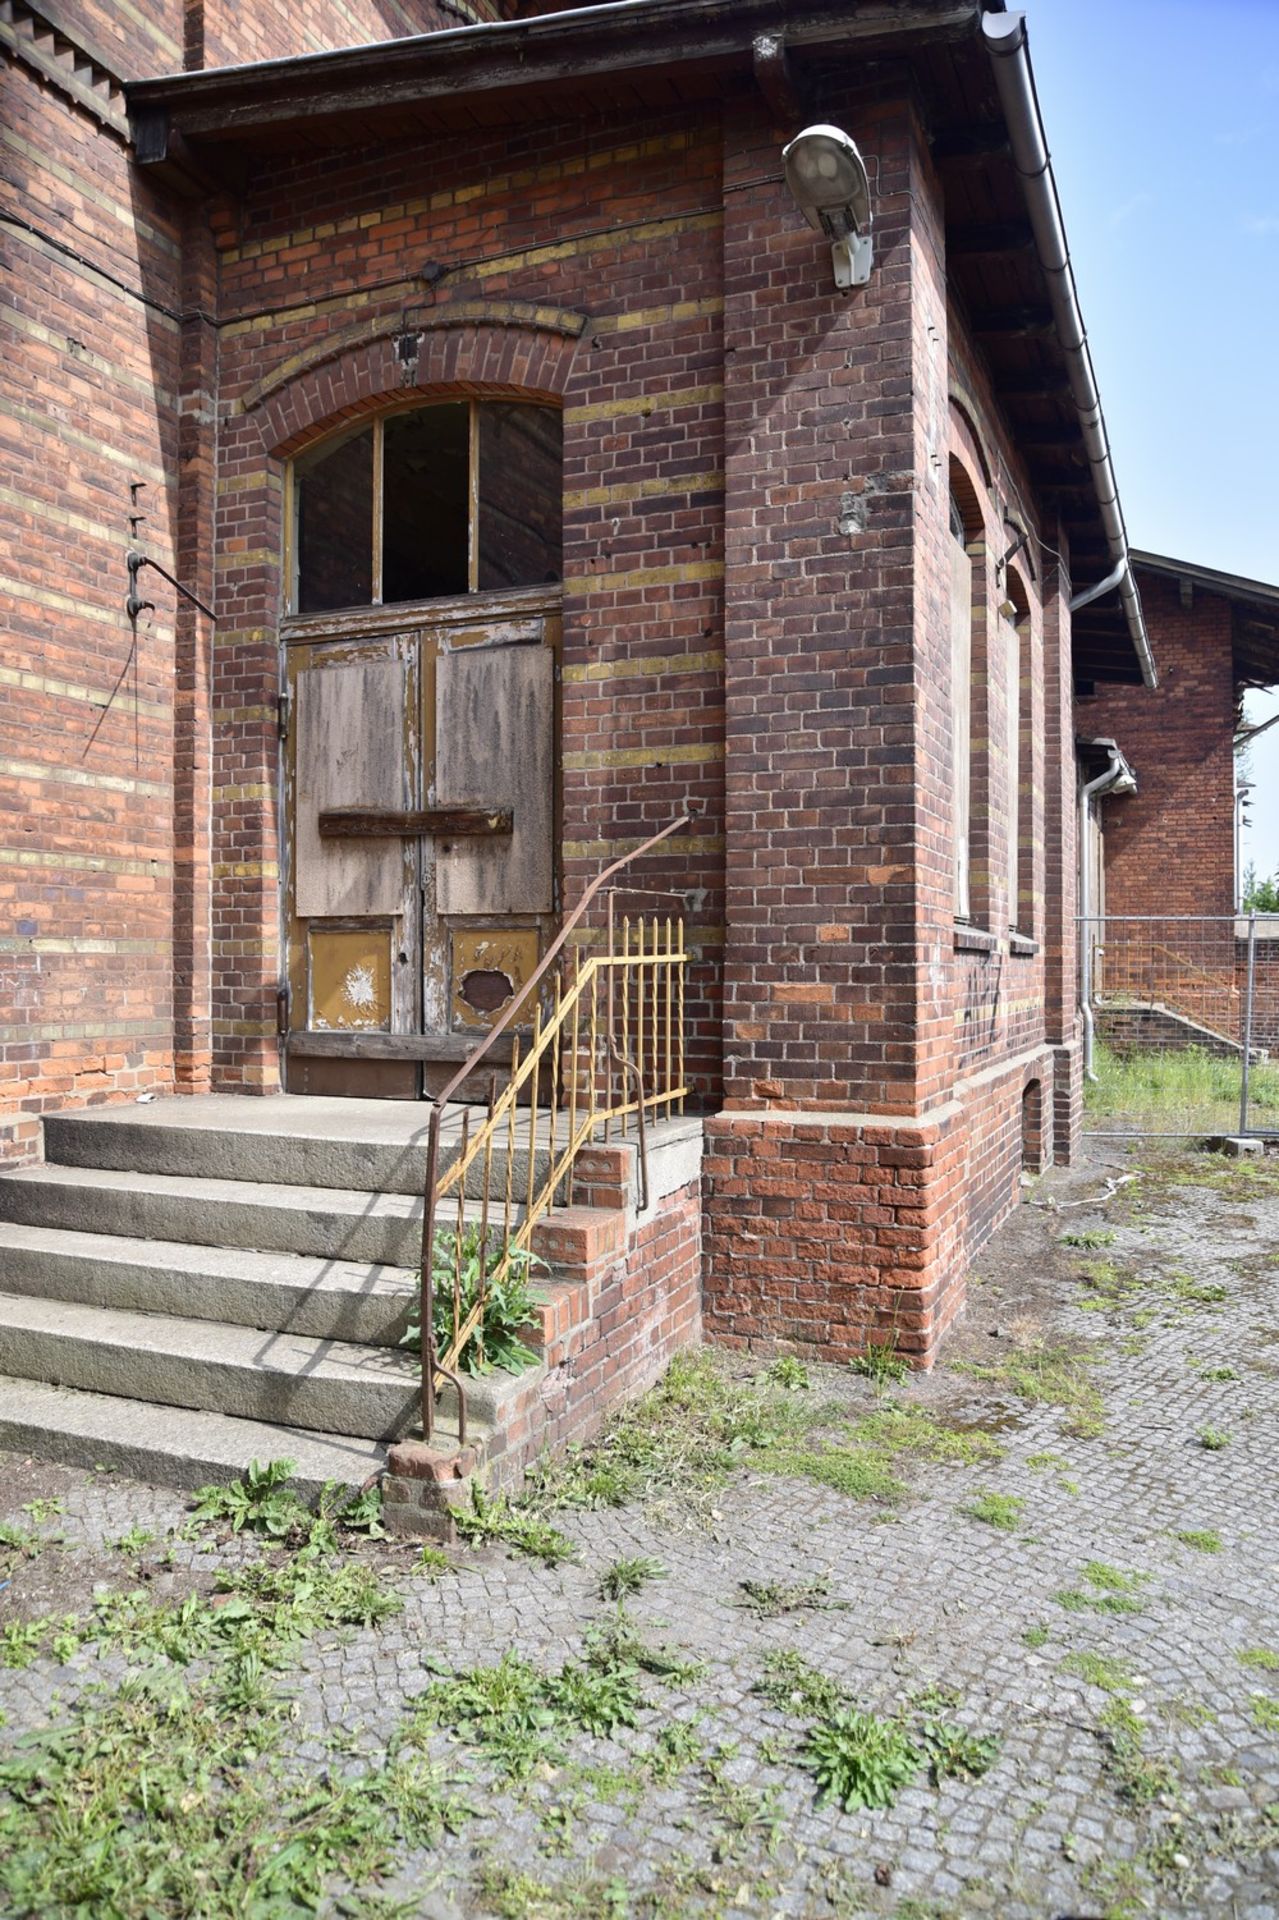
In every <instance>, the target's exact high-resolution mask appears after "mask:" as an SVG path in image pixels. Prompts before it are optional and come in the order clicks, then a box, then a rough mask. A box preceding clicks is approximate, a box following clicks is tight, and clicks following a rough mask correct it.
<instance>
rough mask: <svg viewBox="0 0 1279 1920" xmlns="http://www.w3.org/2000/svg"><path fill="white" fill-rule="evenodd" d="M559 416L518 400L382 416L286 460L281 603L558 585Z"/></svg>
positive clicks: (364, 601)
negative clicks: (289, 489) (285, 571)
mask: <svg viewBox="0 0 1279 1920" xmlns="http://www.w3.org/2000/svg"><path fill="white" fill-rule="evenodd" d="M562 458H563V423H562V417H561V415H560V412H559V410H558V408H555V407H548V406H541V405H536V404H533V403H530V402H527V401H507V400H447V401H443V402H439V403H436V404H434V405H427V406H415V407H413V408H411V409H408V410H401V411H397V412H394V413H387V414H381V415H378V417H377V418H375V419H373V420H371V421H368V422H364V423H361V424H360V425H359V426H356V427H354V428H348V429H347V430H346V431H344V432H341V433H337V434H331V435H330V436H329V437H328V438H327V439H326V440H322V441H321V442H320V443H319V444H318V445H317V446H314V447H311V448H308V449H307V451H306V452H305V453H301V454H299V455H298V456H297V458H296V459H295V460H294V462H293V470H292V472H293V523H292V531H293V544H292V581H291V590H290V594H289V606H290V610H291V611H292V612H294V613H329V612H333V611H335V610H336V609H338V608H342V607H367V606H394V605H398V604H400V603H401V602H404V601H412V600H431V599H437V598H440V597H441V596H444V595H453V594H465V593H491V592H499V591H501V590H502V589H503V588H506V587H533V586H542V585H544V584H549V583H553V582H555V581H558V580H559V578H560V572H561V558H560V549H561V540H562V521H563V488H562V480H561V468H562Z"/></svg>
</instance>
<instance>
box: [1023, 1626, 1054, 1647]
mask: <svg viewBox="0 0 1279 1920" xmlns="http://www.w3.org/2000/svg"><path fill="white" fill-rule="evenodd" d="M1051 1638H1052V1634H1051V1633H1050V1631H1049V1629H1048V1628H1047V1627H1045V1626H1043V1625H1036V1626H1033V1627H1027V1629H1026V1631H1025V1633H1023V1634H1022V1636H1021V1643H1022V1645H1023V1646H1024V1647H1030V1648H1031V1649H1032V1650H1033V1649H1035V1648H1037V1647H1043V1646H1047V1644H1048V1642H1049V1640H1051Z"/></svg>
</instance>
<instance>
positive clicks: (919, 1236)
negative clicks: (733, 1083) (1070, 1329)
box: [702, 1051, 1053, 1367]
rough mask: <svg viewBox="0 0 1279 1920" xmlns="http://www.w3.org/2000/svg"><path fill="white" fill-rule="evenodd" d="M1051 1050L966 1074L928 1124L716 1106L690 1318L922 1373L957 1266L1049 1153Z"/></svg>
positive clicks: (959, 1284)
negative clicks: (699, 1270) (701, 1272)
mask: <svg viewBox="0 0 1279 1920" xmlns="http://www.w3.org/2000/svg"><path fill="white" fill-rule="evenodd" d="M1052 1086H1053V1058H1052V1054H1051V1053H1050V1052H1048V1051H1043V1052H1036V1053H1035V1054H1033V1055H1029V1056H1025V1057H1023V1058H1021V1059H1019V1060H1015V1061H1012V1062H1009V1063H1008V1064H1007V1066H1006V1067H1004V1068H1001V1069H998V1070H992V1071H988V1072H986V1073H983V1074H981V1075H977V1076H974V1078H973V1079H972V1080H970V1081H968V1082H967V1083H964V1084H962V1085H961V1086H960V1087H959V1088H957V1090H956V1095H955V1098H954V1099H953V1100H951V1101H949V1102H947V1104H946V1106H945V1107H943V1108H941V1109H939V1110H938V1112H937V1113H936V1114H935V1115H933V1116H930V1118H929V1119H928V1120H900V1121H899V1120H893V1119H878V1118H871V1117H869V1116H866V1115H851V1114H837V1113H807V1114H806V1113H793V1112H790V1113H786V1112H765V1113H757V1112H750V1113H745V1112H743V1113H723V1114H720V1115H718V1116H717V1117H716V1118H714V1119H711V1120H708V1121H707V1123H706V1159H705V1163H704V1164H705V1220H704V1232H705V1243H706V1271H705V1277H704V1291H703V1303H702V1318H703V1325H704V1327H705V1331H706V1335H707V1338H708V1339H710V1340H712V1341H715V1342H717V1343H719V1344H722V1345H724V1346H733V1347H744V1348H749V1349H752V1350H757V1351H762V1352H771V1351H774V1350H776V1349H778V1348H782V1349H786V1350H791V1351H798V1352H801V1353H803V1354H805V1355H806V1356H808V1357H810V1358H812V1359H814V1360H834V1361H841V1360H850V1359H853V1358H854V1357H855V1356H856V1355H858V1354H859V1353H862V1352H864V1351H865V1349H866V1348H867V1346H870V1345H876V1344H881V1345H882V1344H891V1345H893V1346H894V1347H895V1348H896V1349H897V1350H898V1351H899V1352H900V1353H901V1354H902V1356H903V1357H904V1358H905V1359H907V1360H909V1361H910V1362H911V1364H912V1365H914V1366H918V1367H931V1365H932V1364H933V1361H934V1359H935V1358H936V1354H937V1349H938V1345H939V1343H940V1341H941V1338H942V1335H943V1334H944V1333H945V1331H946V1329H947V1327H948V1326H949V1325H950V1323H951V1321H952V1320H953V1319H954V1318H955V1316H956V1315H957V1314H958V1313H959V1312H960V1311H961V1310H962V1308H963V1304H964V1289H965V1277H966V1273H967V1268H968V1264H969V1262H970V1261H971V1260H972V1259H973V1258H974V1257H975V1255H976V1254H977V1252H978V1250H979V1249H980V1248H981V1247H982V1246H983V1245H984V1244H985V1242H986V1240H987V1239H988V1238H989V1237H990V1235H991V1234H992V1233H993V1232H994V1230H995V1228H996V1227H997V1226H998V1225H999V1224H1000V1222H1001V1221H1002V1220H1003V1219H1005V1218H1006V1217H1007V1215H1008V1213H1009V1212H1010V1211H1011V1209H1012V1208H1013V1206H1015V1204H1016V1201H1017V1194H1018V1180H1019V1177H1020V1174H1021V1172H1022V1169H1023V1167H1027V1168H1029V1170H1031V1171H1034V1172H1039V1171H1041V1170H1042V1168H1043V1166H1044V1165H1045V1164H1047V1162H1048V1159H1049V1157H1050V1155H1049V1129H1048V1127H1047V1125H1046V1121H1045V1116H1046V1115H1047V1114H1048V1113H1050V1112H1051V1099H1052Z"/></svg>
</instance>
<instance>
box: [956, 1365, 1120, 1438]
mask: <svg viewBox="0 0 1279 1920" xmlns="http://www.w3.org/2000/svg"><path fill="white" fill-rule="evenodd" d="M1089 1365H1090V1361H1089V1357H1088V1355H1087V1354H1086V1353H1081V1352H1080V1350H1079V1349H1078V1348H1077V1347H1074V1346H1069V1345H1066V1344H1065V1343H1058V1344H1056V1345H1048V1344H1047V1343H1046V1342H1043V1341H1039V1342H1036V1343H1035V1344H1034V1345H1031V1346H1025V1347H1018V1348H1017V1349H1016V1350H1015V1351H1014V1352H1013V1353H1010V1354H1009V1355H1008V1356H1007V1357H1006V1358H1005V1359H1003V1360H999V1361H996V1362H994V1363H993V1364H990V1365H981V1366H970V1367H969V1368H968V1369H967V1371H968V1372H970V1373H971V1374H973V1376H974V1377H975V1378H976V1379H978V1380H989V1381H991V1382H992V1383H994V1384H996V1385H999V1386H1001V1387H1003V1388H1005V1389H1006V1391H1007V1392H1009V1393H1013V1394H1016V1396H1017V1398H1018V1399H1019V1400H1025V1401H1026V1402H1027V1403H1028V1404H1029V1405H1030V1406H1034V1407H1041V1406H1055V1407H1060V1408H1061V1409H1062V1411H1063V1412H1064V1413H1065V1414H1066V1416H1067V1431H1068V1432H1069V1433H1073V1434H1075V1435H1077V1436H1078V1437H1079V1438H1080V1439H1095V1438H1096V1436H1097V1435H1098V1434H1099V1433H1100V1432H1101V1431H1102V1429H1103V1427H1104V1425H1105V1414H1104V1408H1103V1406H1102V1400H1101V1395H1100V1394H1099V1393H1098V1391H1097V1389H1096V1387H1095V1386H1094V1385H1093V1383H1092V1381H1091V1379H1090V1378H1089V1373H1088V1369H1089Z"/></svg>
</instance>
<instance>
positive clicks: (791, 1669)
mask: <svg viewBox="0 0 1279 1920" xmlns="http://www.w3.org/2000/svg"><path fill="white" fill-rule="evenodd" d="M755 1691H756V1692H757V1693H760V1694H762V1695H763V1696H764V1698H765V1700H767V1701H768V1703H769V1705H770V1706H774V1707H781V1708H783V1709H785V1710H787V1711H789V1712H793V1713H798V1714H799V1715H801V1716H803V1715H811V1716H813V1717H814V1718H815V1717H817V1716H819V1715H822V1716H824V1715H827V1714H832V1713H837V1712H838V1711H839V1710H840V1709H841V1708H842V1707H846V1706H849V1705H850V1704H851V1702H850V1700H849V1696H848V1692H847V1690H846V1689H845V1688H844V1687H843V1686H841V1685H840V1683H839V1681H838V1680H832V1679H831V1677H830V1675H829V1674H825V1673H822V1672H821V1671H820V1670H819V1669H818V1668H817V1667H814V1666H811V1665H810V1664H809V1662H808V1661H807V1660H805V1658H804V1656H803V1655H802V1654H800V1653H796V1652H795V1651H794V1650H793V1649H792V1648H790V1647H786V1648H783V1649H782V1651H780V1652H778V1653H768V1654H765V1656H764V1673H763V1678H762V1679H761V1680H759V1681H758V1682H757V1683H756V1687H755Z"/></svg>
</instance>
